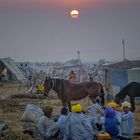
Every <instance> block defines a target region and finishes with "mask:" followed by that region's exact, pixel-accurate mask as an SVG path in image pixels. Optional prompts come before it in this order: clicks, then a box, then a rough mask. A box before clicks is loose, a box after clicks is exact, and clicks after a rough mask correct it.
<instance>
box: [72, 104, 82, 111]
mask: <svg viewBox="0 0 140 140" xmlns="http://www.w3.org/2000/svg"><path fill="white" fill-rule="evenodd" d="M82 110H83V107H82V106H81V105H80V104H76V105H74V106H72V112H82Z"/></svg>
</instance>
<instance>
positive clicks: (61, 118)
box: [58, 108, 68, 140]
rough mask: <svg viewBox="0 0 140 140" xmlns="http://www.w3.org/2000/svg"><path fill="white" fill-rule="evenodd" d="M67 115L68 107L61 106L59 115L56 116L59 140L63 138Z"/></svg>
mask: <svg viewBox="0 0 140 140" xmlns="http://www.w3.org/2000/svg"><path fill="white" fill-rule="evenodd" d="M67 115H68V109H67V108H62V110H61V115H60V116H59V118H58V123H59V129H60V134H59V138H60V140H61V139H63V138H64V134H65V122H66V119H67Z"/></svg>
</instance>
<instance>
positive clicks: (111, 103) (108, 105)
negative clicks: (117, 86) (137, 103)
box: [106, 102, 122, 111]
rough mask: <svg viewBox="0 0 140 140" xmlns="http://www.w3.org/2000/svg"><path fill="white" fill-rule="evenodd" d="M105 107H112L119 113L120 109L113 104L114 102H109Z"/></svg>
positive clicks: (117, 105)
mask: <svg viewBox="0 0 140 140" xmlns="http://www.w3.org/2000/svg"><path fill="white" fill-rule="evenodd" d="M106 107H112V108H114V109H115V110H118V111H121V110H122V108H121V106H120V105H119V104H117V103H115V102H109V103H108V104H107V105H106Z"/></svg>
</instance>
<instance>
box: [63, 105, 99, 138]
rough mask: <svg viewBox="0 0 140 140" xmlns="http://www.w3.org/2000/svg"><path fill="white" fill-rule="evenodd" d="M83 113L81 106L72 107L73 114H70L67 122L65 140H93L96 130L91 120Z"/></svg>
mask: <svg viewBox="0 0 140 140" xmlns="http://www.w3.org/2000/svg"><path fill="white" fill-rule="evenodd" d="M82 111H83V107H82V105H81V104H76V105H73V106H72V112H71V113H69V115H68V117H67V119H66V122H65V134H64V140H69V139H70V140H93V137H94V135H95V130H94V129H93V127H92V123H91V120H90V119H88V118H86V117H85V115H84V114H83V113H82ZM96 132H97V130H96Z"/></svg>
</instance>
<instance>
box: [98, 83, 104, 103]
mask: <svg viewBox="0 0 140 140" xmlns="http://www.w3.org/2000/svg"><path fill="white" fill-rule="evenodd" d="M99 85H100V86H101V90H100V98H101V99H102V102H101V103H102V105H104V104H105V97H104V96H105V94H104V88H103V85H102V84H101V83H99Z"/></svg>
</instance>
